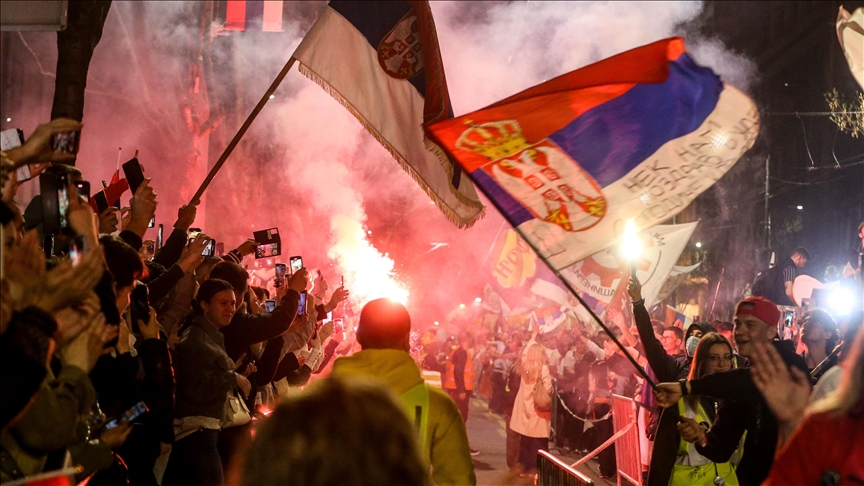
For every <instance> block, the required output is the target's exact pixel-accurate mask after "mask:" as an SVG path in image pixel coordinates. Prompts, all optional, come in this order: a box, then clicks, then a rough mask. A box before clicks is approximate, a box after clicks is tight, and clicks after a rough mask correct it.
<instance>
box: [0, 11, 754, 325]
mask: <svg viewBox="0 0 864 486" xmlns="http://www.w3.org/2000/svg"><path fill="white" fill-rule="evenodd" d="M285 5H286V7H285V8H286V9H287V10H288V12H287V13H286V15H285V18H286V19H290V20H288V21H286V22H285V23H284V26H283V27H284V32H282V33H261V32H250V31H247V32H232V33H231V34H230V36H227V37H226V36H220V37H217V38H216V39H215V41H214V42H213V52H212V60H213V73H212V76H210V77H209V79H208V76H205V73H203V72H198V71H196V70H195V68H193V67H192V66H193V65H194V64H195V60H196V59H198V57H199V56H200V55H201V53H200V52H198V46H199V45H200V44H199V37H200V36H201V35H202V32H203V35H205V36H207V35H210V34H211V32H212V30H211V29H214V28H215V27H211V26H205V28H204V29H203V30H202V28H201V24H200V18H201V15H200V14H201V8H202V7H201V3H200V2H115V3H114V4H113V5H112V7H111V12H110V14H109V16H108V20H107V22H106V25H105V29H104V34H103V39H102V42H101V43H100V45H99V46H98V47H97V49H96V52H95V55H94V57H93V62H92V63H91V68H90V76H89V84H88V86H89V88H88V93H87V98H86V106H85V119H84V123H85V133H84V134H83V135H82V138H83V142H82V149H81V153H80V156H79V166H80V167H81V168H82V169H83V170H84V173H85V177H86V178H87V179H89V180H91V181H93V182H94V183H95V182H96V181H98V179H103V178H105V179H107V178H110V174H111V173H112V172H113V171H114V168H115V162H116V159H117V147H118V146H122V147H123V149H124V151H123V159H124V160H125V159H128V158H129V157H131V153H132V150H133V149H134V148H138V149H140V150H141V156H140V158H141V161H142V163H143V164H144V166H145V169H147V175H148V176H150V177H152V178H153V184H152V185H153V186H154V187H155V188H156V190H157V192H158V193H159V196H160V207H159V212H158V213H157V220H158V221H159V222H160V223H164V224H165V226H166V230H167V229H170V227H171V224H172V223H173V221H174V218H175V217H176V216H175V215H176V208H177V207H178V206H179V205H180V204H185V203H186V202H187V200H188V198H189V197H190V196H191V193H192V192H193V191H194V189H195V188H196V187H197V185H198V183H199V182H200V181H201V180H202V179H203V178H204V176H205V174H206V169H207V167H206V164H205V162H204V161H205V160H207V158H208V157H209V160H210V161H213V160H215V159H216V157H217V156H218V152H219V151H221V150H222V148H223V147H225V145H227V143H228V141H229V140H230V138H231V137H232V136H233V134H234V133H235V131H236V130H237V128H239V126H240V124H241V123H242V121H243V120H244V119H245V117H246V114H247V113H248V112H249V111H250V110H251V109H252V107H253V106H254V104H255V103H256V102H257V101H258V98H259V97H260V96H261V94H262V93H264V91H265V90H266V88H267V86H268V85H269V84H270V82H271V81H272V79H273V78H274V77H275V76H276V74H277V73H278V72H279V70H280V69H281V68H282V66H283V65H284V63H285V62H286V61H287V60H288V58H289V57H290V55H291V52H293V49H294V48H295V47H296V46H297V44H299V42H300V40H301V39H302V36H303V35H304V34H305V32H306V31H307V30H308V29H309V28H310V27H311V25H312V23H313V22H314V19H315V18H316V16H317V15H318V13H319V12H320V11H321V10H322V9H323V8H324V7H325V5H326V4H325V3H324V2H310V3H306V2H285ZM431 7H432V11H433V14H434V16H435V19H436V26H437V30H438V34H439V42H440V44H441V49H442V56H443V59H444V65H445V69H446V71H447V79H448V83H449V89H450V95H451V98H452V102H453V108H454V111H455V113H456V114H457V115H458V114H463V113H466V112H469V111H471V110H475V109H478V108H481V107H483V106H485V105H488V104H490V103H493V102H495V101H497V100H499V99H501V98H503V97H506V96H508V95H511V94H514V93H516V92H518V91H521V90H523V89H525V88H528V87H530V86H533V85H535V84H537V83H540V82H542V81H544V80H547V79H550V78H552V77H555V76H558V75H560V74H564V73H566V72H568V71H571V70H573V69H577V68H579V67H582V66H585V65H588V64H590V63H593V62H596V61H599V60H601V59H603V58H606V57H609V56H612V55H615V54H618V53H620V52H623V51H626V50H628V49H632V48H635V47H638V46H640V45H644V44H647V43H650V42H653V41H656V40H659V39H662V38H665V37H670V36H673V35H680V34H681V32H683V30H682V25H684V24H686V23H687V22H691V21H693V20H694V19H695V18H696V17H697V16H698V14H699V13H700V11H701V8H702V5H701V3H699V2H634V3H631V2H536V1H528V2H432V3H431ZM21 39H23V40H24V41H26V42H27V43H28V46H27V47H29V49H28V48H27V47H25V46H24V45H23V43H22V41H21ZM21 39H19V38H18V36H17V35H14V36H13V35H8V34H6V33H4V37H3V42H4V43H7V45H8V46H7V47H5V48H4V52H7V51H6V49H7V48H8V49H9V50H10V51H11V52H13V53H14V55H15V56H16V58H18V59H21V62H22V63H27V64H28V65H32V64H33V59H34V57H35V58H37V59H39V60H40V62H41V64H42V65H43V66H45V68H44V71H53V66H54V65H55V63H56V47H55V44H54V43H55V37H54V34H52V33H40V32H26V33H22V34H21ZM687 41H688V47H689V50H690V52H691V53H692V54H693V55H694V57H695V59H696V60H697V61H698V62H699V63H701V64H703V65H707V66H710V67H712V68H713V69H714V70H715V71H716V72H718V73H719V74H720V75H721V77H723V78H724V80H727V81H729V82H731V83H732V84H735V85H736V86H738V87H739V88H741V89H743V90H745V91H746V90H748V89H749V88H750V85H751V83H752V82H753V80H754V79H755V70H754V69H753V64H752V63H751V62H750V61H749V60H747V59H745V58H743V57H741V56H739V55H737V54H735V53H733V52H729V51H728V50H726V49H725V48H724V46H723V44H722V43H721V42H719V41H718V40H716V39H699V38H694V39H689V38H688V39H687ZM31 51H32V53H31ZM27 69H28V70H30V71H28V72H30V73H31V74H32V76H33V78H34V79H36V80H41V82H32V83H31V85H30V86H27V87H25V88H22V89H24V93H23V95H22V96H25V97H28V98H32V99H35V100H38V102H34V103H32V104H26V103H25V104H22V105H20V107H19V108H17V110H18V111H16V112H15V113H12V114H7V112H6V110H5V109H4V113H3V116H4V117H6V116H11V117H13V118H14V119H15V120H16V123H13V124H12V125H11V126H18V127H21V128H23V129H24V130H25V132H27V133H29V132H32V130H33V128H35V126H36V124H37V123H38V121H40V120H45V119H47V116H48V113H49V112H50V103H51V97H50V95H49V96H45V95H44V94H42V95H40V94H39V92H40V90H41V91H42V92H44V91H46V90H47V91H48V93H49V94H50V92H51V88H50V87H49V86H51V85H53V79H52V78H51V77H50V73H49V74H39V71H38V70H36V69H35V68H33V67H32V66H28V68H27ZM33 71H35V72H33ZM9 75H10V73H6V72H4V73H3V79H4V80H5V79H6V78H7V76H9ZM196 79H197V81H196ZM207 81H209V84H207ZM202 83H203V84H202ZM196 85H197V86H198V92H196V90H195V86H196ZM204 88H206V89H204ZM205 91H206V92H207V93H208V96H209V104H208V103H207V101H208V99H204V98H203V95H202V93H203V92H205ZM211 106H215V107H218V108H219V109H218V110H216V112H214V113H210V107H211ZM184 110H185V111H186V112H187V113H192V114H193V115H194V116H193V117H192V118H193V119H194V120H193V121H195V122H196V123H198V124H201V123H204V122H206V121H207V120H208V117H211V116H212V117H213V118H215V117H216V116H217V115H220V114H221V116H222V118H223V119H224V121H222V123H221V125H220V126H219V128H217V129H216V130H215V131H213V132H212V134H211V135H210V137H211V143H210V149H211V150H212V151H215V152H216V153H209V156H208V154H207V147H206V144H204V143H198V144H197V145H196V144H195V136H194V132H195V130H194V127H193V128H192V129H190V126H189V124H188V119H189V117H185V118H184ZM19 120H20V123H18V121H19ZM211 121H212V120H211ZM193 125H194V123H193ZM4 128H9V127H6V125H4ZM721 183H722V182H721ZM97 186H98V184H94V187H97ZM35 190H36V191H38V189H35ZM29 196H32V189H31V192H30V193H27V191H26V190H25V191H24V192H23V193H22V195H21V198H20V199H28V198H29ZM21 202H22V203H24V204H26V202H27V201H26V200H23V201H21ZM204 205H205V206H206V215H205V214H204V213H205V211H204V210H203V209H202V211H200V212H199V215H200V216H199V217H200V218H201V219H200V220H199V221H201V222H202V224H203V225H204V229H205V231H207V232H208V233H209V234H211V235H212V236H214V237H216V239H217V240H218V241H222V242H224V243H225V249H226V250H229V249H231V248H233V247H235V246H236V245H238V244H239V243H241V242H242V241H243V240H244V239H246V238H248V237H250V236H251V232H252V231H253V230H256V229H263V228H269V227H273V226H277V227H279V229H280V233H281V235H282V240H283V247H284V248H285V250H284V252H285V255H284V257H283V258H284V260H287V256H288V255H295V254H299V255H303V256H304V262H305V263H306V266H307V267H308V268H318V269H321V270H322V272H323V274H324V275H325V277H327V278H328V280H330V282H331V287H335V286H336V285H333V283H336V282H338V281H339V277H341V276H344V278H345V281H346V285H348V286H349V288H350V289H351V291H352V293H353V295H354V296H355V297H357V298H360V299H368V298H374V297H377V296H381V295H390V296H397V297H400V296H401V297H405V296H407V294H409V293H410V297H409V298H408V306H409V310H410V311H411V314H412V316H413V318H414V320H415V327H418V328H421V329H422V328H425V327H427V326H428V325H429V324H431V322H432V321H434V320H443V318H444V316H445V315H446V314H447V313H448V312H449V311H450V310H451V309H453V308H454V307H456V306H458V305H459V304H460V303H470V302H472V301H473V299H474V298H475V297H477V296H481V295H482V292H483V286H484V284H485V283H486V282H487V281H488V280H489V279H490V278H491V277H490V270H489V268H488V263H486V266H485V267H484V266H483V263H484V262H485V261H486V259H487V256H488V252H489V249H490V246H491V245H492V243H493V240H494V238H495V236H496V235H497V234H498V232H499V231H500V229H501V228H502V227H504V226H505V223H504V221H503V219H502V218H501V216H500V215H498V214H497V212H496V211H495V210H494V208H493V207H491V206H489V215H488V216H487V217H486V218H485V219H484V220H482V221H480V222H479V223H477V224H476V225H475V226H474V227H472V228H471V229H468V230H458V229H456V228H455V227H454V226H453V225H452V224H451V223H449V221H447V220H446V218H445V217H444V216H443V215H442V214H441V213H440V211H439V210H438V209H437V207H436V206H435V205H434V204H431V201H429V198H428V197H427V196H426V195H425V194H424V193H423V192H422V191H421V190H420V189H419V188H418V187H417V186H416V184H415V183H414V182H413V181H412V180H411V178H410V177H409V176H408V175H407V174H405V173H404V172H403V171H402V170H401V168H400V167H399V166H398V164H397V163H396V162H395V161H393V160H392V157H390V155H389V154H388V153H387V152H386V151H385V150H384V149H383V148H382V147H381V146H380V145H379V144H378V143H377V141H375V140H374V139H373V138H372V137H371V136H369V134H368V133H366V132H365V130H364V129H363V128H362V126H361V125H360V124H359V123H358V122H357V121H356V120H355V119H354V118H353V117H352V116H351V115H350V113H348V112H347V110H345V109H344V108H342V107H341V106H340V105H339V104H338V103H337V102H336V101H334V100H332V99H331V98H330V97H329V96H328V95H327V94H326V93H324V91H323V90H321V89H320V88H319V87H318V86H317V85H315V84H314V83H312V82H311V81H308V80H307V79H306V78H305V77H303V76H302V75H301V74H299V73H297V72H296V70H294V71H293V72H291V73H289V75H288V77H287V78H286V80H285V82H284V83H283V85H282V86H281V87H280V88H279V90H277V92H276V94H275V97H274V99H272V100H271V101H270V103H269V104H268V105H267V107H265V109H264V111H263V112H262V113H261V115H260V116H259V117H258V119H257V120H256V121H255V123H254V124H253V125H252V127H251V129H250V130H249V132H248V133H247V134H246V136H245V138H244V141H243V142H241V144H240V145H239V146H238V148H237V150H236V151H235V153H234V155H232V157H231V158H230V159H229V160H228V162H227V164H226V165H225V167H224V168H223V170H222V172H220V174H219V175H218V176H217V178H216V180H215V181H214V183H213V185H212V186H211V187H210V189H208V192H207V193H206V195H205V201H204ZM487 205H488V204H487ZM196 226H197V224H196ZM153 236H155V235H148V237H153Z"/></svg>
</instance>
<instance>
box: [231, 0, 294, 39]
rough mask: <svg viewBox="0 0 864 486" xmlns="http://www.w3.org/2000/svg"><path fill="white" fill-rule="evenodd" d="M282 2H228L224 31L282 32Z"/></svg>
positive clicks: (235, 0) (239, 0) (251, 0)
mask: <svg viewBox="0 0 864 486" xmlns="http://www.w3.org/2000/svg"><path fill="white" fill-rule="evenodd" d="M283 4H284V2H283V1H282V0H267V1H266V2H265V1H264V0H228V1H227V2H225V30H239V31H244V30H250V31H251V30H261V31H263V32H282V7H283Z"/></svg>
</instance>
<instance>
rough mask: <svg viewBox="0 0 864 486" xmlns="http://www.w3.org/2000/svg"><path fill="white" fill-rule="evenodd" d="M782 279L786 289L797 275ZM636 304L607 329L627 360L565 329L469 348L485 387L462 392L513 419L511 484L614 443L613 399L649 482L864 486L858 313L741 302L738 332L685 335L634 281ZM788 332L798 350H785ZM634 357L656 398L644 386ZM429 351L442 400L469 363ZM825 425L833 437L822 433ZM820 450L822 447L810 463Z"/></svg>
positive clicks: (713, 327) (710, 328) (605, 460)
mask: <svg viewBox="0 0 864 486" xmlns="http://www.w3.org/2000/svg"><path fill="white" fill-rule="evenodd" d="M862 227H864V224H862ZM798 251H806V250H803V249H801V250H796V252H798ZM796 254H797V253H796ZM794 266H799V267H800V265H794ZM778 274H779V275H780V276H781V277H780V279H778V285H777V286H778V288H779V289H781V290H783V289H785V287H786V285H785V281H784V280H782V278H785V275H786V274H788V272H784V271H782V269H781V271H780V272H778ZM628 293H629V295H630V298H631V299H632V305H633V316H634V318H633V321H634V326H633V327H632V328H630V329H628V328H625V327H624V326H619V327H614V328H613V329H612V330H611V331H612V335H613V336H614V337H615V338H616V339H617V340H618V341H619V342H621V343H622V344H623V349H622V347H619V346H618V345H616V344H615V343H614V341H613V340H612V339H611V338H610V337H609V335H607V334H606V333H605V332H604V331H599V332H596V333H594V334H593V335H592V334H591V333H589V332H587V331H585V330H584V329H583V330H577V329H568V328H558V329H556V330H554V331H552V332H549V333H547V334H540V335H539V336H538V329H539V327H538V326H536V324H535V327H534V333H533V334H531V336H530V337H529V333H528V332H525V331H515V332H513V333H501V334H498V335H496V336H494V337H493V338H491V339H488V340H485V342H483V343H481V344H479V345H477V346H474V347H473V348H469V350H468V355H469V356H473V362H474V363H475V367H476V369H475V370H472V371H471V373H470V376H471V377H474V376H476V381H477V383H476V384H475V385H474V386H473V387H467V388H469V389H471V388H473V389H474V390H475V391H476V390H478V389H479V390H480V395H481V396H485V397H487V398H488V400H489V402H488V407H489V410H490V411H492V412H494V413H499V414H501V415H504V416H505V417H506V422H507V425H508V430H507V432H508V436H507V442H508V446H507V455H508V456H507V461H508V465H509V466H510V467H511V468H512V469H513V470H514V472H519V473H522V474H523V475H532V474H534V473H535V472H536V457H533V456H536V451H537V450H548V446H549V441H550V439H551V440H553V442H554V444H555V445H556V446H557V447H558V448H559V449H560V450H562V451H565V452H571V453H575V454H577V455H584V454H587V453H589V452H590V451H592V450H594V449H595V448H598V446H600V445H601V444H603V443H604V442H606V441H607V439H609V438H610V437H611V436H612V435H613V427H612V418H611V416H610V410H611V405H610V397H611V396H612V395H613V394H614V395H619V396H623V397H628V398H632V399H634V401H635V402H636V403H637V405H638V409H639V413H638V425H639V435H640V438H641V453H642V457H641V459H642V465H643V475H644V476H645V482H646V484H650V485H670V484H671V485H677V484H706V485H707V484H718V482H715V481H720V479H718V478H722V481H723V484H727V485H732V484H742V485H758V484H763V483H766V482H768V483H770V484H858V483H860V482H862V480H864V460H862V458H864V420H862V419H864V391H862V388H864V385H862V380H861V377H862V375H861V373H864V361H862V360H864V357H862V354H864V349H862V347H864V330H862V312H861V311H857V312H853V313H851V314H850V315H847V316H844V317H843V318H842V319H840V320H839V321H835V319H834V317H832V315H831V314H830V313H829V312H827V311H825V310H824V309H820V308H813V309H810V310H808V311H806V312H801V313H800V316H799V318H797V319H790V320H789V322H787V320H786V319H785V318H786V316H785V315H782V314H781V310H780V309H781V308H783V307H778V305H776V304H775V303H774V302H772V301H770V300H768V299H766V298H764V297H761V296H752V297H748V298H746V299H744V300H742V301H741V302H739V303H738V305H737V307H736V309H735V314H734V323H728V322H720V321H715V322H712V323H708V322H697V323H694V324H692V325H690V326H688V327H687V329H686V330H685V329H682V328H681V327H678V326H677V325H676V324H673V325H670V326H664V325H663V324H662V323H660V322H659V321H657V320H653V319H651V316H650V315H649V312H648V310H647V309H646V308H645V305H644V300H643V299H642V295H641V286H640V284H639V282H638V281H636V280H634V279H632V278H631V279H630V281H629V287H628ZM787 328H792V329H793V330H792V331H787ZM784 331H787V332H786V333H787V334H788V335H791V336H793V337H794V340H790V339H783V336H782V335H781V332H784ZM459 341H460V343H461V344H460V346H459V347H464V346H465V343H471V342H472V340H471V339H470V338H462V337H461V336H460V339H459ZM445 346H446V345H445ZM450 346H452V347H453V349H454V350H455V349H457V347H456V346H455V343H451V344H450ZM625 351H626V352H627V353H629V354H630V355H631V356H632V357H633V358H634V359H635V360H636V361H637V362H638V363H639V364H641V365H642V366H644V367H645V370H646V371H647V374H648V376H649V377H650V378H652V380H654V381H655V382H657V385H656V387H653V388H652V386H651V384H649V383H648V382H647V381H646V380H644V379H643V377H642V376H640V374H639V373H638V372H637V369H636V368H635V367H634V366H633V365H632V364H631V363H630V361H629V359H627V358H626V357H625V355H624V352H625ZM426 352H427V354H426V355H425V356H424V360H423V365H424V367H426V368H428V369H437V370H439V371H441V372H442V373H446V374H447V375H448V378H445V379H444V383H445V388H446V387H447V382H448V381H450V378H449V375H450V373H451V368H456V366H459V365H461V364H462V363H463V361H464V360H463V359H459V360H456V359H454V358H455V357H456V356H457V354H456V352H455V351H453V352H451V353H450V355H449V359H448V356H447V355H446V354H445V353H440V352H439V353H438V359H437V360H435V359H430V355H431V354H432V353H434V352H435V350H434V346H429V345H427V346H426ZM454 361H455V362H456V363H455V366H453V365H451V364H450V363H451V362H454ZM470 362H471V359H470V358H469V363H470ZM445 366H446V367H445ZM456 369H457V370H459V369H461V368H456ZM468 377H469V374H468V373H466V376H465V379H466V380H467V379H468ZM550 378H551V379H550ZM553 382H554V386H553ZM460 386H461V385H460ZM553 388H554V391H553ZM460 389H461V388H460ZM484 389H485V391H484ZM539 389H543V390H544V391H545V393H546V394H547V395H552V396H553V399H554V400H557V401H558V406H557V407H556V408H555V409H554V410H552V411H551V412H550V409H549V407H548V406H540V405H538V402H539V401H542V397H541V396H542V392H540V391H539ZM455 391H457V390H454V392H455ZM538 397H541V398H538ZM535 400H537V401H535ZM802 421H803V423H802ZM822 425H825V427H826V429H825V430H832V431H834V432H836V433H833V434H831V435H829V434H824V435H821V434H820V432H819V431H818V427H819V426H822ZM841 429H842V430H841ZM550 431H551V435H550ZM804 434H806V435H804ZM804 436H806V437H807V441H806V442H805V441H804V440H803V439H802V438H801V437H804ZM796 438H797V439H796ZM816 444H819V446H816ZM823 446H825V447H827V449H821V450H820V453H819V454H813V457H812V458H811V457H809V456H808V454H810V453H811V452H813V451H814V450H815V449H817V448H821V447H823ZM823 450H824V451H830V453H828V452H825V453H824V454H823V453H821V452H822V451H823ZM597 457H598V462H599V470H600V476H601V478H602V477H606V478H612V477H614V476H615V475H616V456H615V445H614V444H612V445H611V446H608V447H606V448H604V449H602V451H601V452H600V453H599V454H598V455H597ZM793 458H794V459H793ZM790 461H792V462H795V466H794V467H789V464H790ZM781 465H782V466H781ZM825 478H828V479H825ZM832 478H834V479H832ZM820 481H822V482H820ZM825 481H828V482H825ZM831 481H834V482H831ZM837 481H839V482H837ZM856 481H857V482H856Z"/></svg>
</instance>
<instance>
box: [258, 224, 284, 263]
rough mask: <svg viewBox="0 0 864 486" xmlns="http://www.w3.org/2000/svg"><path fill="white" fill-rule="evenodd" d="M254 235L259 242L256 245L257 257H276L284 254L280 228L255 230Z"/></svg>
mask: <svg viewBox="0 0 864 486" xmlns="http://www.w3.org/2000/svg"><path fill="white" fill-rule="evenodd" d="M252 237H253V238H255V241H256V242H257V243H258V246H256V247H255V258H256V259H258V258H268V257H275V256H279V255H281V254H282V239H281V237H280V236H279V229H278V228H268V229H266V230H261V231H255V232H253V233H252Z"/></svg>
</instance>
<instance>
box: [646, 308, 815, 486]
mask: <svg viewBox="0 0 864 486" xmlns="http://www.w3.org/2000/svg"><path fill="white" fill-rule="evenodd" d="M779 322H780V310H779V309H778V308H777V306H776V305H775V304H774V303H773V302H771V301H770V300H768V299H766V298H764V297H750V298H747V299H744V300H742V301H741V302H739V303H738V306H737V307H736V309H735V331H734V337H735V344H737V345H738V353H739V354H740V355H741V356H743V357H745V358H747V357H749V356H751V355H752V354H753V353H754V352H755V350H754V347H755V343H763V344H769V343H770V344H773V345H774V347H775V348H776V349H777V351H778V352H779V353H780V356H781V357H782V358H783V361H784V362H785V363H786V365H787V366H795V367H797V368H799V369H801V370H802V371H804V372H805V373H806V372H807V364H806V363H805V362H804V359H803V358H801V357H800V356H798V355H797V354H795V346H794V344H793V343H792V342H791V341H780V340H778V339H777V338H778V336H777V324H778V323H779ZM657 388H658V389H657V392H656V395H657V403H658V404H659V405H660V406H662V407H664V408H668V407H670V406H672V405H675V404H676V403H677V402H678V399H680V398H681V397H682V396H683V395H691V394H692V395H708V396H710V397H713V398H716V399H722V400H724V401H723V403H722V405H720V407H719V408H718V409H717V418H716V419H715V420H714V424H713V426H711V427H705V429H707V430H690V429H691V428H692V427H690V426H689V425H687V423H686V422H683V423H681V424H679V426H678V429H679V432H680V433H681V436H682V437H683V438H684V439H685V440H688V441H691V442H694V443H695V446H696V450H697V452H699V454H701V455H703V456H705V457H707V458H708V459H710V460H712V461H714V462H718V463H721V462H727V461H729V460H730V458H731V456H732V454H733V453H734V452H735V450H736V449H737V448H738V446H739V442H740V440H741V434H743V433H744V431H745V430H746V431H747V437H746V439H745V442H744V455H743V457H742V458H741V462H740V464H739V465H738V468H737V469H736V474H737V476H738V481H739V483H740V484H741V486H748V485H759V484H761V483H762V481H764V480H765V478H767V477H768V472H769V471H770V469H771V464H772V462H773V461H774V452H775V449H776V447H777V437H778V434H779V431H778V423H777V417H776V416H775V415H774V414H773V413H772V412H771V409H770V408H769V407H768V405H767V404H766V403H765V400H764V398H763V397H762V394H761V393H760V392H759V389H758V388H756V385H755V384H754V383H753V379H752V377H751V375H750V370H749V368H747V367H746V366H745V367H742V368H738V369H733V370H730V371H725V372H720V373H713V374H711V375H707V376H704V377H702V378H699V379H696V380H691V381H687V380H680V381H679V382H678V383H661V384H659V385H657ZM706 426H707V424H706ZM700 429H701V427H700Z"/></svg>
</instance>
